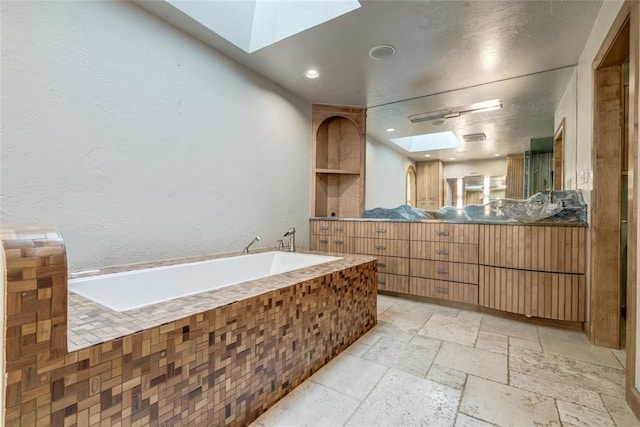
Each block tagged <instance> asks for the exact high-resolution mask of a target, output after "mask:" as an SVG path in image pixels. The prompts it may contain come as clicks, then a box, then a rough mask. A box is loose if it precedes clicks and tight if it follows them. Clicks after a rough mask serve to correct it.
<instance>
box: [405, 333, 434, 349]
mask: <svg viewBox="0 0 640 427" xmlns="http://www.w3.org/2000/svg"><path fill="white" fill-rule="evenodd" d="M411 343H412V344H418V345H421V346H423V347H427V348H430V349H432V350H436V351H437V350H440V346H442V340H439V339H436V338H429V337H423V336H422V335H416V336H415V337H413V338H411Z"/></svg>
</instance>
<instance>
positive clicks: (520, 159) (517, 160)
mask: <svg viewBox="0 0 640 427" xmlns="http://www.w3.org/2000/svg"><path fill="white" fill-rule="evenodd" d="M523 196H524V154H511V155H508V156H507V189H506V191H505V197H506V198H507V199H522V198H523Z"/></svg>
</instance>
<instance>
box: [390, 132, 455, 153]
mask: <svg viewBox="0 0 640 427" xmlns="http://www.w3.org/2000/svg"><path fill="white" fill-rule="evenodd" d="M391 142H393V143H394V144H396V145H397V146H399V147H400V148H402V149H403V150H405V151H408V152H410V153H416V152H418V151H431V150H443V149H446V148H456V147H462V144H461V143H460V141H458V138H456V136H455V135H454V134H453V132H451V131H447V132H437V133H427V134H423V135H414V136H405V137H403V138H392V139H391Z"/></svg>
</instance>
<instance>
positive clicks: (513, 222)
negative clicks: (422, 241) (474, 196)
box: [309, 216, 589, 227]
mask: <svg viewBox="0 0 640 427" xmlns="http://www.w3.org/2000/svg"><path fill="white" fill-rule="evenodd" d="M309 219H310V220H311V221H358V222H398V223H413V222H415V223H424V224H486V225H526V226H549V225H553V226H556V227H588V226H589V224H588V223H584V222H568V221H564V222H563V221H535V222H520V221H516V220H504V221H472V220H459V221H453V220H446V219H420V220H417V219H389V218H338V217H318V216H314V217H310V218H309Z"/></svg>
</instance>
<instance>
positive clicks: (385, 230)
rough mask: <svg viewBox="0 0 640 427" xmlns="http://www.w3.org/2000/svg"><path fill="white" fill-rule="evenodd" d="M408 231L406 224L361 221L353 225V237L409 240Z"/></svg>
mask: <svg viewBox="0 0 640 427" xmlns="http://www.w3.org/2000/svg"><path fill="white" fill-rule="evenodd" d="M409 229H410V228H409V224H408V223H394V222H371V221H361V222H357V223H355V236H357V237H369V238H376V239H400V240H409Z"/></svg>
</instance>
